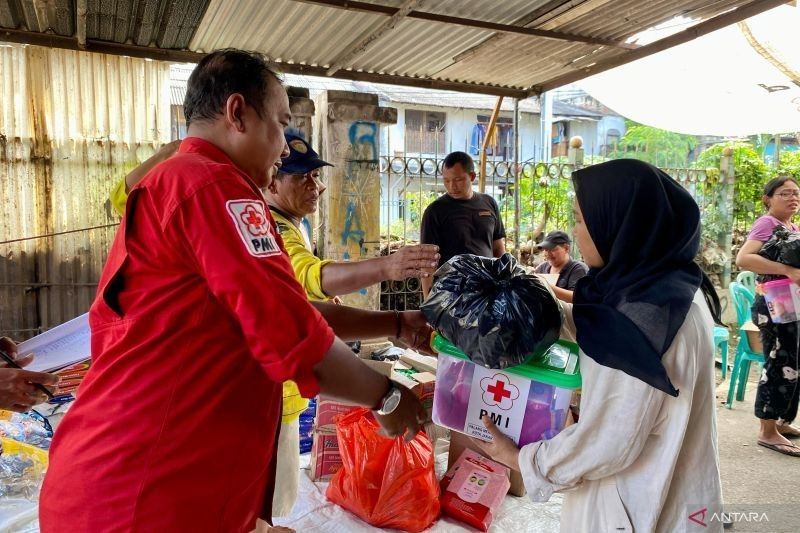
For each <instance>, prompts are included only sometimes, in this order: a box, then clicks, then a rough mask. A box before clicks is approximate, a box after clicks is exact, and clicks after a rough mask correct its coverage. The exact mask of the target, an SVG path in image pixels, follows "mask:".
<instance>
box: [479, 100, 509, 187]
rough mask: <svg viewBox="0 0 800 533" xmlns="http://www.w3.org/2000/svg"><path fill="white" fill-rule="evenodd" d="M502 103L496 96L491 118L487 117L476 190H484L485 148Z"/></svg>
mask: <svg viewBox="0 0 800 533" xmlns="http://www.w3.org/2000/svg"><path fill="white" fill-rule="evenodd" d="M502 105H503V97H502V96H498V97H497V103H496V104H495V105H494V111H492V118H490V119H489V127H488V128H486V135H484V137H483V145H482V146H481V162H480V168H479V169H478V170H479V174H478V191H479V192H486V148H487V147H488V146H489V139H491V138H492V131H493V130H494V127H495V124H497V117H498V115H500V106H502Z"/></svg>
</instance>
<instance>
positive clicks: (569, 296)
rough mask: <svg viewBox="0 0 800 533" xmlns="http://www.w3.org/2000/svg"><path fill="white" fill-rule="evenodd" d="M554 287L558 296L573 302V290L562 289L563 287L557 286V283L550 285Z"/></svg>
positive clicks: (565, 300)
mask: <svg viewBox="0 0 800 533" xmlns="http://www.w3.org/2000/svg"><path fill="white" fill-rule="evenodd" d="M550 288H551V289H553V292H554V293H555V295H556V297H557V298H558V299H559V300H561V301H562V302H567V303H570V304H571V303H572V292H573V291H571V290H569V289H562V288H561V287H556V286H555V285H553V286H551V287H550Z"/></svg>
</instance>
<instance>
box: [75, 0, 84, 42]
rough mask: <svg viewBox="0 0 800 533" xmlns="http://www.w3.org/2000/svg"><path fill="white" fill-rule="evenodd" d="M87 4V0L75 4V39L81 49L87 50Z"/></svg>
mask: <svg viewBox="0 0 800 533" xmlns="http://www.w3.org/2000/svg"><path fill="white" fill-rule="evenodd" d="M86 2H87V0H78V1H77V2H76V4H75V38H76V39H77V40H78V46H79V47H80V48H81V49H85V48H86V13H87V9H86Z"/></svg>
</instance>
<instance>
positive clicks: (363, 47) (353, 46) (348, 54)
mask: <svg viewBox="0 0 800 533" xmlns="http://www.w3.org/2000/svg"><path fill="white" fill-rule="evenodd" d="M421 1H422V0H405V2H404V3H403V5H402V6H400V7H399V8H397V11H395V13H394V14H393V15H392V16H391V17H389V20H387V21H386V22H384V23H383V24H381V25H380V26H379V27H378V28H376V29H375V30H373V31H371V32H369V33H367V34H366V35H364V36H363V37H361V38H359V39H357V40H356V41H354V42H352V43H350V45H349V46H348V47H347V48H346V49H345V51H344V52H342V53H341V54H340V55H339V56H338V57H337V58H336V59H334V60H333V62H332V64H331V66H330V68H328V71H327V72H326V73H325V74H326V75H327V76H333V75H334V74H336V73H337V72H338V71H339V70H340V69H342V68H345V67H349V66H350V65H352V64H353V60H354V59H356V58H357V57H358V56H360V55H361V54H363V53H364V52H366V51H367V48H369V47H370V45H371V44H372V43H374V42H375V41H377V40H378V39H379V38H380V37H383V36H384V35H385V34H387V33H389V32H390V31H392V30H393V29H395V27H397V25H398V24H400V21H402V20H403V19H404V18H406V15H408V13H409V12H410V11H411V10H412V9H414V8H415V7H417V6H418V5H419V3H420V2H421Z"/></svg>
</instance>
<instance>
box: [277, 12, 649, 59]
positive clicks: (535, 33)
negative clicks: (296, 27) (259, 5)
mask: <svg viewBox="0 0 800 533" xmlns="http://www.w3.org/2000/svg"><path fill="white" fill-rule="evenodd" d="M293 1H294V2H301V3H304V4H315V5H319V6H324V7H331V8H336V9H345V10H348V11H358V12H361V13H372V14H376V15H387V16H393V15H395V14H396V13H397V12H398V11H399V10H398V8H396V7H390V6H383V5H379V4H369V3H367V2H358V1H352V2H351V1H350V0H293ZM405 16H406V17H407V18H410V19H418V20H427V21H431V22H440V23H443V24H454V25H458V26H467V27H471V28H480V29H482V30H490V31H493V32H498V33H511V34H517V35H527V36H530V37H543V38H546V39H556V40H560V41H570V42H577V43H587V44H598V45H603V46H611V47H615V48H624V49H627V50H633V49H636V48H638V45H635V44H628V43H625V42H621V41H615V40H612V39H601V38H598V37H587V36H584V35H575V34H572V33H563V32H559V31H551V30H540V29H536V28H528V27H525V26H515V25H512V24H498V23H495V22H487V21H484V20H475V19H468V18H463V17H454V16H450V15H441V14H438V13H429V12H427V11H416V10H413V9H412V10H410V11H409V12H408V13H407V14H406V15H405Z"/></svg>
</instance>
